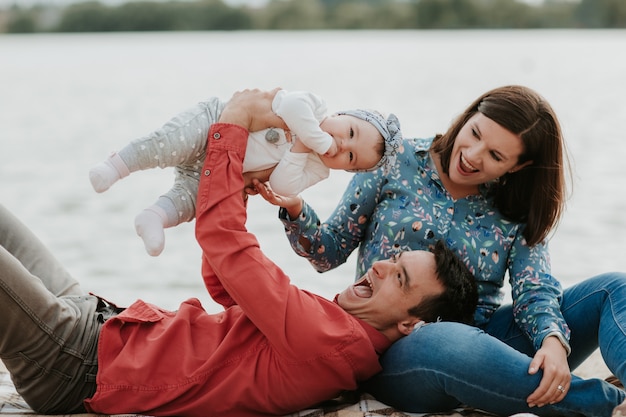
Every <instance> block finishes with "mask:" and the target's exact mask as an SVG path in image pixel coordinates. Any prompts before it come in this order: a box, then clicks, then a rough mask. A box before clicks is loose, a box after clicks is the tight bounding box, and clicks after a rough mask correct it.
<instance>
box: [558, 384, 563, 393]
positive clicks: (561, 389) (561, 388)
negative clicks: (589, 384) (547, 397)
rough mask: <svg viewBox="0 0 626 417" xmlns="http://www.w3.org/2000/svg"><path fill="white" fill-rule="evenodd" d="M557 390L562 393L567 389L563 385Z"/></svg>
mask: <svg viewBox="0 0 626 417" xmlns="http://www.w3.org/2000/svg"><path fill="white" fill-rule="evenodd" d="M556 389H558V390H559V391H561V392H563V393H564V392H565V388H563V385H559V386H558V387H556Z"/></svg>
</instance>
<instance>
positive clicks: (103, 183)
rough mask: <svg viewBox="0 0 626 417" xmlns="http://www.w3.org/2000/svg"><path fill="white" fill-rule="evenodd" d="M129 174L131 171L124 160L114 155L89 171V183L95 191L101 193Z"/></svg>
mask: <svg viewBox="0 0 626 417" xmlns="http://www.w3.org/2000/svg"><path fill="white" fill-rule="evenodd" d="M129 174H130V171H129V170H128V167H127V166H126V164H125V163H124V161H123V160H122V158H120V156H119V155H118V154H117V153H112V154H111V156H109V157H108V158H107V159H106V160H105V161H104V162H100V163H99V164H98V165H96V166H95V167H93V168H91V170H89V181H91V185H92V187H93V189H94V190H96V192H98V193H101V192H104V191H106V190H108V189H109V187H111V186H112V185H113V184H115V182H116V181H118V180H120V179H122V178H124V177H127V176H128V175H129Z"/></svg>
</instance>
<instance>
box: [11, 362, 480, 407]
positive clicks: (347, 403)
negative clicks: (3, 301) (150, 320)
mask: <svg viewBox="0 0 626 417" xmlns="http://www.w3.org/2000/svg"><path fill="white" fill-rule="evenodd" d="M26 415H30V416H35V415H37V414H36V413H35V412H34V411H33V410H32V409H31V408H30V407H29V406H28V404H26V402H24V400H23V399H22V397H21V396H20V395H19V394H18V393H17V391H16V390H15V386H14V385H13V383H12V382H11V376H10V375H9V373H8V372H7V370H6V368H5V367H4V364H3V363H2V362H1V361H0V417H5V416H26ZM438 415H439V416H449V417H488V416H490V414H487V413H484V412H482V411H479V410H472V409H458V410H455V411H454V412H452V413H445V414H438ZM378 416H387V417H416V416H417V417H426V416H427V415H425V414H415V413H405V412H402V411H399V410H396V409H394V408H392V407H389V406H388V405H386V404H383V403H381V402H380V401H376V399H374V398H373V397H372V396H370V395H368V394H355V395H353V396H345V397H342V398H337V399H334V400H331V401H328V402H327V403H325V404H321V405H320V406H319V407H317V408H312V409H308V410H302V411H299V412H297V413H293V414H290V415H289V416H285V417H378ZM430 416H432V414H431V415H430ZM64 417H147V416H139V415H137V414H118V415H116V416H103V415H99V414H87V413H85V414H72V415H64Z"/></svg>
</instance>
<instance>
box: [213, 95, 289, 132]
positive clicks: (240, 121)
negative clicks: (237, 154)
mask: <svg viewBox="0 0 626 417" xmlns="http://www.w3.org/2000/svg"><path fill="white" fill-rule="evenodd" d="M279 90H280V88H275V89H273V90H271V91H261V90H259V89H254V90H243V91H238V92H236V93H235V94H234V95H233V97H232V98H231V99H230V100H229V101H228V103H226V107H224V110H223V111H222V115H221V116H220V118H219V122H220V123H231V124H235V125H239V126H241V127H243V128H244V129H246V130H248V131H250V132H255V131H257V130H263V129H267V128H270V127H277V128H282V129H287V125H286V124H285V122H284V121H283V119H281V118H280V117H278V116H277V115H276V114H275V113H274V112H273V111H272V100H274V96H275V95H276V93H277V92H278V91H279Z"/></svg>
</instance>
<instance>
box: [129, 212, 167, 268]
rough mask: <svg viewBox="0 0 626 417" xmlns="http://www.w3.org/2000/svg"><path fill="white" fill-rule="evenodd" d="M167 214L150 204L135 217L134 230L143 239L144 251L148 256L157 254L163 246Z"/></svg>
mask: <svg viewBox="0 0 626 417" xmlns="http://www.w3.org/2000/svg"><path fill="white" fill-rule="evenodd" d="M166 224H167V214H166V213H165V211H164V210H163V209H162V208H161V207H159V206H155V205H153V206H150V207H148V208H146V209H145V210H143V211H142V212H141V213H139V214H138V215H137V217H135V230H136V231H137V234H138V235H139V236H140V237H141V239H143V244H144V246H145V247H146V252H148V254H149V255H150V256H159V255H160V254H161V252H162V251H163V248H164V247H165V233H164V231H163V230H164V229H165V226H166Z"/></svg>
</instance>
